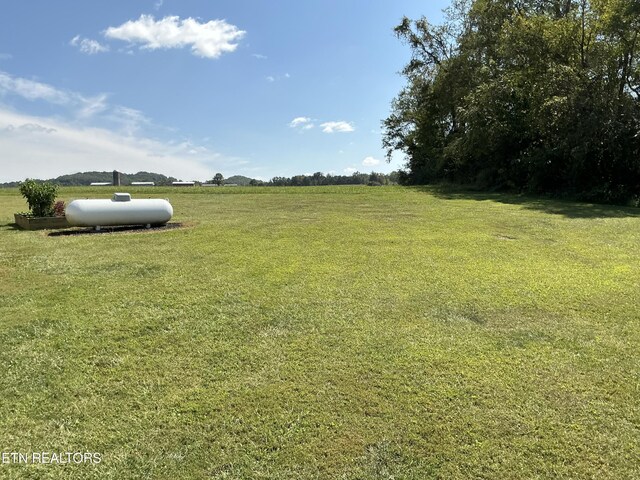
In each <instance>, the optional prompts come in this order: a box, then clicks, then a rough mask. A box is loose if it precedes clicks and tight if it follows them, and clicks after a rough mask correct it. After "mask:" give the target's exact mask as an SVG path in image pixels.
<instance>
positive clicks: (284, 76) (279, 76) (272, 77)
mask: <svg viewBox="0 0 640 480" xmlns="http://www.w3.org/2000/svg"><path fill="white" fill-rule="evenodd" d="M265 78H266V80H267V81H268V82H275V81H280V80H282V79H288V78H291V75H289V74H288V73H285V74H284V75H277V76H276V75H269V76H268V77H265Z"/></svg>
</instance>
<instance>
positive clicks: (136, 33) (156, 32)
mask: <svg viewBox="0 0 640 480" xmlns="http://www.w3.org/2000/svg"><path fill="white" fill-rule="evenodd" d="M104 34H105V36H106V37H108V38H112V39H116V40H124V41H128V42H131V43H139V44H141V45H142V48H145V49H150V50H155V49H159V48H183V47H186V46H191V51H192V53H193V54H194V55H196V56H199V57H204V58H218V57H219V56H220V55H222V54H223V53H225V52H233V51H234V50H235V49H236V47H237V46H238V44H237V43H236V42H238V41H239V40H240V39H242V37H244V35H245V34H246V32H245V31H243V30H240V29H238V27H236V26H235V25H231V24H229V23H227V22H226V21H225V20H211V21H209V22H206V23H200V22H198V20H196V19H194V18H186V19H184V20H180V17H178V16H169V17H164V18H163V19H161V20H156V19H155V18H154V17H153V15H140V18H139V19H138V20H129V21H128V22H125V23H123V24H122V25H120V26H117V27H109V28H107V30H106V31H105V32H104Z"/></svg>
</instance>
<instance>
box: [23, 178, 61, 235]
mask: <svg viewBox="0 0 640 480" xmlns="http://www.w3.org/2000/svg"><path fill="white" fill-rule="evenodd" d="M20 193H21V194H22V196H23V197H24V198H26V199H27V204H28V205H29V213H16V214H15V215H14V218H15V221H16V223H17V224H18V226H19V227H21V228H24V229H25V230H41V229H45V228H46V229H52V228H67V227H68V226H69V225H68V224H67V219H66V218H65V216H64V202H62V201H59V202H56V195H57V194H58V186H57V185H53V184H51V183H48V182H43V183H38V182H36V181H35V180H31V179H27V180H25V181H24V182H22V183H21V184H20Z"/></svg>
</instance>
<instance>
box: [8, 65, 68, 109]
mask: <svg viewBox="0 0 640 480" xmlns="http://www.w3.org/2000/svg"><path fill="white" fill-rule="evenodd" d="M7 93H10V94H14V95H19V96H21V97H22V98H26V99H27V100H45V101H47V102H51V103H55V104H57V105H65V104H68V103H69V102H70V101H71V100H72V98H71V97H70V96H69V94H67V93H66V92H64V91H62V90H58V89H57V88H54V87H52V86H51V85H47V84H46V83H40V82H36V81H34V80H28V79H26V78H19V77H14V76H12V75H9V74H8V73H4V72H0V94H2V95H5V94H7Z"/></svg>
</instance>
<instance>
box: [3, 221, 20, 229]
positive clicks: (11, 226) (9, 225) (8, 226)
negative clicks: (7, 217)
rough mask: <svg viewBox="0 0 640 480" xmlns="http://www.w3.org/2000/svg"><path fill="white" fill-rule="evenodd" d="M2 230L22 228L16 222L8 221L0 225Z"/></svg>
mask: <svg viewBox="0 0 640 480" xmlns="http://www.w3.org/2000/svg"><path fill="white" fill-rule="evenodd" d="M2 230H22V229H21V228H20V227H19V226H18V224H17V223H13V222H9V223H3V224H1V225H0V231H2Z"/></svg>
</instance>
